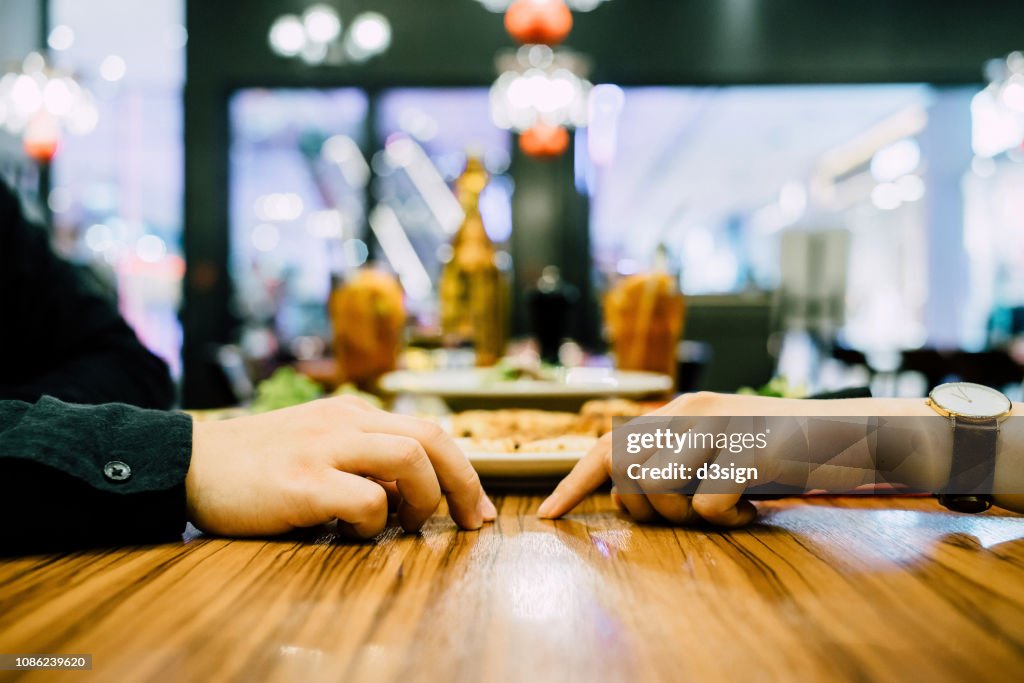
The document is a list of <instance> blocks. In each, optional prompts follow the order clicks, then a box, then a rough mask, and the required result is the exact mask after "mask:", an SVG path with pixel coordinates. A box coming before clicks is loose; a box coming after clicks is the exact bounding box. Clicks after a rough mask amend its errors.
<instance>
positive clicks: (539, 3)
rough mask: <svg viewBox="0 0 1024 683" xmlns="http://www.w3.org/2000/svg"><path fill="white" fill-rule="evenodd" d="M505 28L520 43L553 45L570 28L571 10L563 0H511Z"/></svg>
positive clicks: (559, 41)
mask: <svg viewBox="0 0 1024 683" xmlns="http://www.w3.org/2000/svg"><path fill="white" fill-rule="evenodd" d="M505 30H507V31H508V32H509V35H511V36H512V37H513V38H515V39H516V40H517V41H518V42H520V43H523V44H527V43H529V44H542V45H557V44H558V43H561V42H562V41H563V40H565V37H566V36H567V35H569V32H570V31H572V12H571V11H570V10H569V8H568V7H567V6H566V4H565V2H563V0H515V2H513V3H512V4H511V5H509V7H508V9H507V10H506V11H505Z"/></svg>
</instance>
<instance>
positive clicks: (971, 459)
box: [927, 382, 1013, 513]
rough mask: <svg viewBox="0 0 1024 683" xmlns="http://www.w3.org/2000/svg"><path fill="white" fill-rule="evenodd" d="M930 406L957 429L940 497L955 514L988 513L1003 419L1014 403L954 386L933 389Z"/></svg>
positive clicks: (976, 387) (977, 387)
mask: <svg viewBox="0 0 1024 683" xmlns="http://www.w3.org/2000/svg"><path fill="white" fill-rule="evenodd" d="M927 402H928V405H929V406H931V408H932V409H933V410H935V412H937V413H938V414H939V415H942V416H943V417H948V418H949V420H950V423H951V425H952V427H953V458H952V461H951V462H950V467H949V481H948V482H947V483H946V486H945V487H944V488H943V489H942V491H939V492H938V493H937V494H936V497H937V498H938V499H939V502H940V503H942V505H944V506H945V507H947V508H949V509H950V510H953V511H955V512H968V513H976V512H984V511H985V510H987V509H989V507H991V506H992V496H991V491H992V475H993V472H994V471H995V459H996V442H997V439H998V436H999V418H1001V417H1004V416H1006V415H1008V414H1009V413H1010V411H1011V410H1012V409H1013V405H1012V404H1011V403H1010V399H1008V398H1006V396H1004V395H1003V394H1002V393H1000V392H998V391H996V390H995V389H992V388H989V387H986V386H982V385H981V384H973V383H971V382H951V383H949V384H940V385H939V386H937V387H935V388H934V389H932V391H931V393H930V394H928V401H927Z"/></svg>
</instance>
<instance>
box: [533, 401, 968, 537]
mask: <svg viewBox="0 0 1024 683" xmlns="http://www.w3.org/2000/svg"><path fill="white" fill-rule="evenodd" d="M650 415H652V416H662V417H669V416H691V417H696V418H700V417H713V416H719V417H739V416H763V417H771V416H794V417H795V416H821V417H829V416H831V417H856V416H863V417H871V416H892V417H897V416H900V417H909V416H935V413H934V412H933V411H932V410H931V409H930V408H928V406H927V405H926V404H925V402H924V401H923V400H920V399H841V400H801V399H782V398H769V397H764V396H740V395H732V394H714V393H707V392H700V393H694V394H684V395H682V396H680V397H678V398H676V399H675V400H673V401H671V402H670V403H668V404H666V405H665V406H663V407H662V408H659V409H658V410H656V411H654V412H652V413H651V414H650ZM945 436H946V435H945V434H944V432H941V430H940V431H939V432H936V433H930V432H929V433H926V434H924V435H922V437H921V438H923V439H925V442H923V443H924V447H922V448H921V450H922V452H925V453H929V452H930V453H936V454H938V455H936V457H934V458H928V459H916V460H915V461H914V462H913V463H912V464H911V466H910V467H908V468H906V471H905V472H902V474H904V475H906V476H907V479H908V480H907V481H906V482H904V483H906V484H908V485H912V486H916V487H918V488H922V489H924V490H928V487H929V486H935V487H938V486H939V485H940V483H941V476H942V475H943V473H946V472H948V468H949V460H948V457H949V456H948V455H945V456H944V455H943V454H944V453H946V452H948V451H949V446H948V445H944V442H943V441H942V439H943V438H944V437H945ZM837 438H845V435H837ZM774 441H775V440H774V439H773V442H774ZM826 450H827V449H826ZM777 451H778V447H773V448H770V449H769V451H768V452H767V454H766V457H765V458H764V459H763V461H762V462H764V463H767V464H768V465H769V469H770V470H771V471H768V472H765V473H764V474H766V475H767V476H766V477H765V479H764V480H763V481H760V482H759V483H765V482H767V481H778V482H780V483H787V482H785V480H786V476H787V473H786V471H785V468H784V467H782V465H781V462H782V460H783V459H784V458H786V455H787V454H786V453H784V452H777ZM862 455H863V456H864V462H865V466H864V467H863V468H862V469H861V472H863V474H864V475H865V477H866V478H867V476H868V475H870V474H871V467H870V463H871V462H872V458H873V455H874V454H873V453H871V452H869V450H868V449H865V450H864V453H863V454H862ZM716 456H717V452H716V451H715V449H706V450H698V449H691V450H690V451H687V452H686V458H687V460H688V464H690V465H693V466H697V465H700V464H702V463H703V462H712V461H713V460H714V459H715V457H716ZM612 464H613V463H612V436H611V434H606V435H605V436H604V437H602V438H601V440H600V441H599V442H598V443H597V445H595V446H594V448H592V449H591V450H590V452H589V453H587V455H586V456H584V457H583V458H582V459H581V460H580V462H579V463H577V465H576V466H575V467H574V468H573V470H572V472H570V473H569V475H568V476H566V477H565V479H563V480H562V481H561V482H560V483H559V485H558V487H557V488H556V489H555V491H554V492H553V493H552V494H551V495H550V496H549V497H548V498H547V500H545V501H544V502H543V503H542V504H541V506H540V508H539V509H538V511H537V514H538V515H539V516H540V517H542V518H547V519H556V518H558V517H561V516H562V515H564V514H565V513H567V512H568V511H569V510H571V509H572V508H573V507H575V506H576V505H577V504H578V503H579V502H580V501H581V500H583V498H584V497H585V496H586V495H587V494H589V493H590V492H591V491H593V490H594V489H596V488H597V487H599V486H600V485H601V484H602V483H604V481H605V480H607V479H608V477H609V476H610V475H611V473H612ZM851 474H852V475H854V476H857V468H849V467H840V468H831V470H830V469H829V468H827V467H821V468H817V469H816V472H815V476H816V478H817V480H816V482H815V483H816V484H824V485H826V486H825V488H828V486H827V485H828V484H832V485H834V486H837V487H838V488H842V486H843V485H849V487H850V488H853V487H855V486H857V485H858V483H859V482H857V481H851V480H850V479H849V477H850V475H851ZM794 483H796V482H794ZM806 483H808V482H799V484H806ZM705 484H706V482H705V483H702V484H701V486H700V487H699V488H698V489H697V491H696V495H693V496H689V495H682V494H678V493H664V492H656V491H653V490H647V491H644V493H629V494H619V493H618V492H617V491H616V490H615V489H613V490H612V498H613V500H614V501H615V502H616V504H617V505H618V506H619V507H620V508H621V509H623V510H624V511H625V512H627V513H629V514H630V515H631V516H632V517H634V518H635V519H636V520H637V521H641V522H659V521H660V522H670V523H674V524H692V523H696V522H698V521H701V520H703V521H706V522H709V523H711V524H716V525H719V526H726V527H736V526H742V525H744V524H747V523H749V522H751V521H752V520H753V519H754V517H755V516H756V513H757V510H756V508H755V507H754V505H753V504H752V503H751V502H750V501H749V500H745V499H744V498H743V493H744V491H745V489H746V487H747V486H746V484H743V483H738V484H735V485H728V484H727V485H724V486H723V484H722V483H721V482H716V484H715V486H713V487H712V486H706V485H705ZM815 487H816V486H813V485H812V486H809V488H815ZM709 489H710V490H713V491H715V492H713V493H712V492H709ZM723 489H727V492H723ZM930 490H938V488H931V489H930Z"/></svg>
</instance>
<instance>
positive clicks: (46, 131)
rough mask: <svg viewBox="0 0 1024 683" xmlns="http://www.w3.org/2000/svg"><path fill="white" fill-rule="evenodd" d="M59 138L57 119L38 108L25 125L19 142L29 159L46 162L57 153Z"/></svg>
mask: <svg viewBox="0 0 1024 683" xmlns="http://www.w3.org/2000/svg"><path fill="white" fill-rule="evenodd" d="M59 140H60V125H59V124H58V122H57V120H56V119H55V118H54V117H53V116H51V115H50V114H48V113H47V112H46V111H44V110H39V111H38V112H36V114H35V115H34V116H33V117H32V118H31V119H30V120H29V122H28V125H27V126H25V132H24V134H23V135H22V138H21V144H22V147H23V148H24V150H25V154H27V155H28V156H29V157H30V158H31V159H33V160H35V161H36V162H38V163H40V164H48V163H50V161H51V160H52V159H53V156H54V155H55V154H56V153H57V142H58V141H59Z"/></svg>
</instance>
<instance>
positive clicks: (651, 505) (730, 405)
mask: <svg viewBox="0 0 1024 683" xmlns="http://www.w3.org/2000/svg"><path fill="white" fill-rule="evenodd" d="M936 413H938V414H939V415H942V416H943V417H945V418H947V420H948V428H946V429H943V421H941V420H938V419H936V417H935V416H936ZM650 415H651V416H655V417H666V416H689V417H701V416H704V417H713V416H739V415H751V416H766V417H770V416H780V417H800V416H812V417H842V418H850V417H864V418H868V419H874V418H900V419H898V420H891V421H886V420H883V421H882V424H885V423H886V422H889V423H890V424H892V425H893V429H892V431H890V432H888V433H886V432H883V431H882V429H884V428H879V429H877V430H876V431H875V432H874V433H875V438H874V439H873V440H868V441H864V442H863V443H865V444H867V446H865V447H863V448H862V449H861V450H859V451H856V452H854V451H852V450H851V451H849V452H848V453H853V454H854V455H852V457H855V458H856V457H861V458H863V459H864V462H865V463H866V465H865V467H869V466H870V464H872V463H873V464H874V467H875V468H877V472H879V473H881V472H885V473H886V475H885V477H884V478H885V481H886V483H890V484H897V485H901V486H904V487H907V488H909V489H911V490H917V491H931V492H934V493H935V495H936V496H937V497H938V499H939V501H940V502H941V504H942V505H944V506H946V507H947V508H948V509H950V510H953V511H956V512H966V513H976V512H984V511H985V510H987V509H988V508H989V507H990V506H992V505H993V504H994V505H997V506H999V507H1001V508H1005V509H1008V510H1012V511H1015V512H1022V513H1024V419H1020V420H1009V419H1006V418H1008V417H1009V416H1011V415H1024V405H1021V404H1016V405H1015V404H1012V403H1011V402H1010V400H1009V399H1008V398H1007V397H1006V396H1004V395H1003V394H1001V393H1000V392H998V391H996V390H994V389H990V388H988V387H985V386H981V385H978V384H970V383H964V382H958V383H952V384H943V385H941V386H938V387H936V388H935V389H934V390H933V391H932V392H931V395H930V396H929V397H928V399H927V400H922V399H920V398H838V399H827V400H822V399H789V398H770V397H766V396H746V395H738V394H714V393H708V392H697V393H693V394H684V395H682V396H680V397H678V398H676V399H675V400H673V401H672V402H670V403H668V404H666V405H665V406H663V407H662V408H659V409H657V410H655V411H653V412H652V413H650ZM903 418H912V421H913V422H914V423H915V424H917V425H919V429H918V431H916V432H914V431H908V430H906V429H904V428H901V427H900V425H906V424H908V423H906V422H904V421H902V419H903ZM918 418H928V419H927V420H919V419H918ZM848 436H849V434H848V433H846V432H837V433H836V434H835V435H834V437H835V438H836V439H837V441H836V442H835V443H833V444H832V446H835V445H836V443H839V442H841V441H842V440H843V439H845V438H847V437H848ZM818 437H819V438H821V437H825V438H827V436H826V435H824V434H822V433H819V434H818ZM854 438H856V439H859V437H856V435H854ZM851 444H852V442H851ZM822 450H823V451H824V452H826V453H837V452H841V451H842V449H835V448H824V449H822ZM784 455H785V454H783V456H784ZM769 457H770V456H769ZM883 463H884V464H883ZM851 469H852V468H850V467H845V468H843V467H840V468H833V470H831V471H835V472H841V473H843V472H846V471H849V470H851ZM612 471H613V465H612V440H611V438H610V435H606V436H605V437H604V438H602V439H601V440H600V441H599V442H598V444H597V445H596V446H595V447H594V448H593V449H591V451H590V452H588V453H587V455H586V456H584V458H582V459H581V460H580V461H579V463H578V464H577V465H576V467H574V468H573V471H572V472H571V473H570V474H569V475H568V476H567V477H566V478H565V479H563V480H562V481H561V483H559V485H558V487H557V488H556V489H555V491H554V492H553V493H552V494H551V495H550V496H549V497H548V498H547V500H545V501H544V502H543V503H542V504H541V506H540V508H539V509H538V510H537V514H538V516H540V517H542V518H546V519H554V518H558V517H560V516H562V515H564V514H565V513H567V512H568V511H569V510H571V509H572V508H573V507H575V506H576V505H577V504H578V503H579V502H580V501H582V500H583V499H584V498H585V497H586V496H587V494H589V493H590V492H591V491H593V490H594V489H596V488H597V487H599V486H600V485H601V484H602V483H603V482H604V481H606V480H607V479H608V478H609V477H610V475H611V473H612ZM823 471H825V468H823ZM826 476H828V475H827V474H826ZM876 483H877V482H876ZM810 488H814V489H816V490H817V489H822V490H828V488H829V487H828V486H814V487H810ZM1014 492H1018V493H1014ZM613 499H614V500H616V502H617V503H618V504H619V505H620V507H621V508H623V509H624V511H625V512H627V513H628V514H629V515H630V516H632V517H633V518H634V519H636V520H637V521H641V522H658V523H665V522H668V523H673V524H681V525H687V524H693V523H696V522H699V521H703V522H707V523H711V524H715V525H720V526H725V527H736V526H742V525H744V524H748V523H749V522H751V521H752V520H753V519H754V517H755V516H756V507H755V506H754V505H753V504H752V503H751V501H750V499H749V498H747V497H746V496H745V495H743V492H742V491H733V492H730V493H729V494H721V493H710V492H709V493H702V492H700V491H697V492H696V494H695V495H684V494H675V493H673V494H664V493H650V494H648V493H640V494H632V493H631V494H628V495H620V496H615V495H614V491H613Z"/></svg>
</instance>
